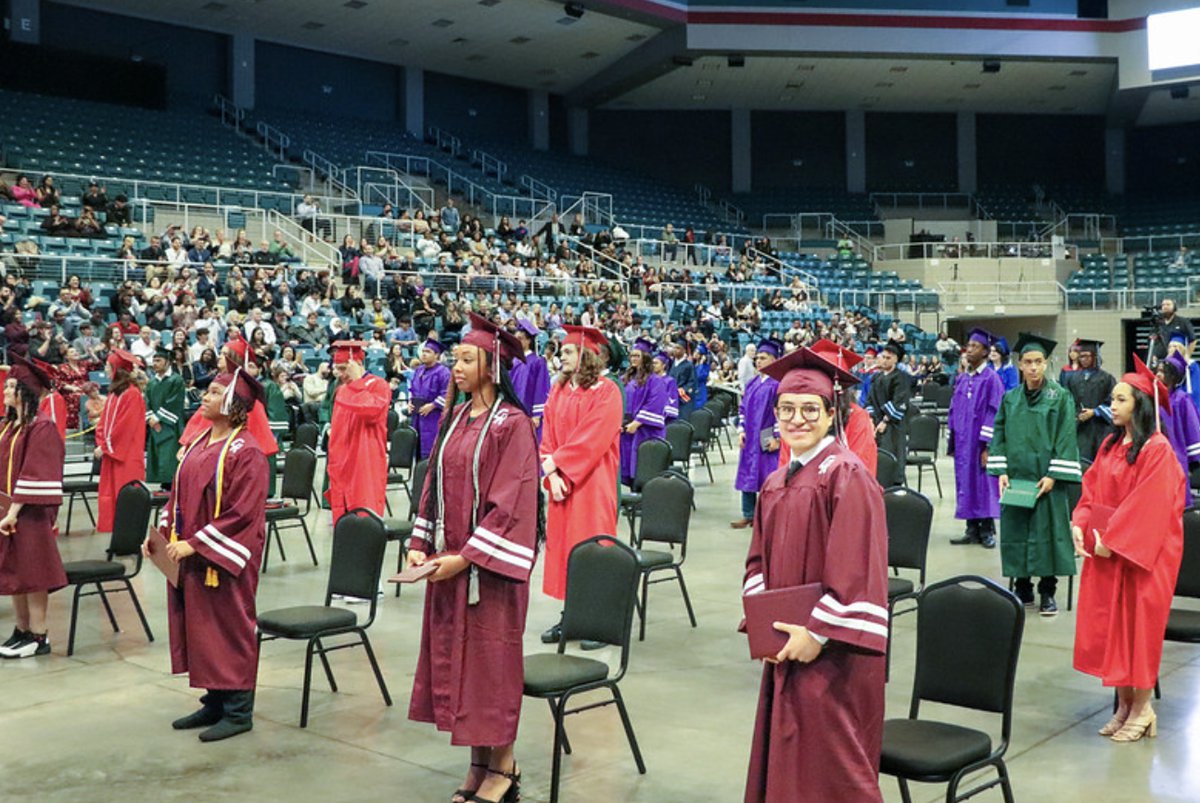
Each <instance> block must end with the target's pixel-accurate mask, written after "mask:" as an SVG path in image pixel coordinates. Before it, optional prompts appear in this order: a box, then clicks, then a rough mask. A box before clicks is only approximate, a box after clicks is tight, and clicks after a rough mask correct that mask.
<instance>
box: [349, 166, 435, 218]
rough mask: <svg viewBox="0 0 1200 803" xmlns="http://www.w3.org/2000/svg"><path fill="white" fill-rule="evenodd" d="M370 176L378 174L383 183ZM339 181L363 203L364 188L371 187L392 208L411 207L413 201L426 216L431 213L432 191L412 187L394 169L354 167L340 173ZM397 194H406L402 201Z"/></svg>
mask: <svg viewBox="0 0 1200 803" xmlns="http://www.w3.org/2000/svg"><path fill="white" fill-rule="evenodd" d="M371 174H380V176H381V177H382V178H383V179H384V181H377V180H375V179H377V178H379V177H380V176H372V175H371ZM340 180H341V183H342V184H344V185H345V186H347V187H352V188H354V191H355V193H356V194H357V195H358V197H359V198H361V199H362V200H363V202H364V203H365V202H368V200H369V199H368V198H367V197H366V192H365V190H366V187H367V186H371V187H372V188H374V190H375V191H376V192H378V193H380V194H381V195H382V196H383V198H384V200H386V201H387V202H388V203H391V204H392V205H393V206H404V207H407V206H411V205H413V204H410V203H408V201H409V200H413V199H415V201H416V203H415V205H416V206H417V207H418V208H420V209H421V210H423V211H424V212H425V213H426V214H428V213H429V212H432V211H433V204H434V192H433V189H432V188H429V187H421V188H418V187H414V186H413V185H411V184H409V183H408V182H407V181H405V180H404V178H403V177H402V176H401V175H400V173H399V172H398V171H396V170H395V169H394V168H391V167H376V166H375V165H355V166H353V167H347V168H346V169H345V170H344V171H343V172H342V175H341V178H340ZM380 188H385V189H389V190H392V191H393V193H396V194H388V192H386V191H383V190H381V189H380ZM398 193H405V194H406V197H405V199H404V201H401V198H400V195H399V194H398Z"/></svg>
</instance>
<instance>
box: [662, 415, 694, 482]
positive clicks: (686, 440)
mask: <svg viewBox="0 0 1200 803" xmlns="http://www.w3.org/2000/svg"><path fill="white" fill-rule="evenodd" d="M695 435H696V430H695V428H694V427H693V426H692V425H691V424H689V423H688V422H687V421H683V420H681V419H676V420H675V421H672V422H671V423H670V424H667V429H666V432H665V433H664V438H665V439H666V441H667V443H669V444H670V445H671V464H672V465H678V466H679V467H680V470H681V471H683V473H684V474H691V468H692V442H693V440H694V439H695Z"/></svg>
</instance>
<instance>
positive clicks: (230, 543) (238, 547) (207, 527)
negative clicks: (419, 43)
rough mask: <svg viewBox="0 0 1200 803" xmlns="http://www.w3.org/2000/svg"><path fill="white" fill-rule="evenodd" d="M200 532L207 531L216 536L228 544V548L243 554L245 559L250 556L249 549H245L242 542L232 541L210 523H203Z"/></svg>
mask: <svg viewBox="0 0 1200 803" xmlns="http://www.w3.org/2000/svg"><path fill="white" fill-rule="evenodd" d="M201 532H207V533H208V534H210V535H211V536H213V537H214V538H216V539H217V540H218V541H220V542H221V543H222V544H225V545H226V546H228V547H229V548H230V549H232V550H233V551H235V552H237V553H238V554H240V555H243V556H245V557H246V558H247V559H248V558H249V557H250V550H249V549H247V548H246V547H245V546H243V545H242V544H239V543H238V542H237V541H234V540H233V539H232V538H230V537H229V536H227V535H225V533H223V532H221V531H220V530H218V529H217V528H216V527H214V526H212V525H211V524H208V525H205V526H204V528H203V529H202V530H201Z"/></svg>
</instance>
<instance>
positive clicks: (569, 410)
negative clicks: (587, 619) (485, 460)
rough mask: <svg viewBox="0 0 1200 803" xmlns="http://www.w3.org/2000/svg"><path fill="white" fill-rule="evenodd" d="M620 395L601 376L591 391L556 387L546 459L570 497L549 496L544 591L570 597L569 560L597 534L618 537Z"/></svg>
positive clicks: (546, 425)
mask: <svg viewBox="0 0 1200 803" xmlns="http://www.w3.org/2000/svg"><path fill="white" fill-rule="evenodd" d="M623 409H624V408H623V403H622V401H621V391H620V389H619V388H618V387H617V386H616V385H615V384H614V383H612V382H607V381H605V380H604V377H600V378H598V379H597V380H596V382H595V383H594V384H593V385H592V386H591V387H589V388H578V387H575V386H574V385H572V384H571V383H570V382H567V383H562V382H556V383H555V384H554V386H553V387H552V388H551V389H550V398H549V399H548V400H547V401H546V407H545V416H544V418H543V420H542V445H541V454H542V455H543V456H549V457H553V458H554V465H555V466H557V467H558V474H559V476H560V477H562V479H563V480H564V481H565V482H566V484H567V489H568V490H569V493H568V494H567V497H566V498H565V499H564V500H563V501H561V502H555V501H554V500H553V498H551V496H550V491H549V489H548V488H547V491H546V558H545V564H544V572H543V576H542V591H544V592H545V593H546V594H547V595H549V596H551V597H553V598H554V599H563V598H564V597H565V596H566V592H567V556H568V555H569V554H570V553H571V550H572V549H573V548H574V547H575V545H576V544H578V543H580V542H581V541H586V540H587V539H588V538H591V537H592V536H595V535H616V533H617V474H618V472H619V471H620V469H621V416H622V413H623Z"/></svg>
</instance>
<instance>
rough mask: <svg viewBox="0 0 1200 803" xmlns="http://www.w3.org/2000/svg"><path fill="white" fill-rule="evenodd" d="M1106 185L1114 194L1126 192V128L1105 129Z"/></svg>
mask: <svg viewBox="0 0 1200 803" xmlns="http://www.w3.org/2000/svg"><path fill="white" fill-rule="evenodd" d="M1104 186H1105V188H1106V189H1107V190H1108V191H1109V193H1110V194H1112V195H1122V194H1123V193H1124V192H1125V129H1123V128H1106V129H1104Z"/></svg>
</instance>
